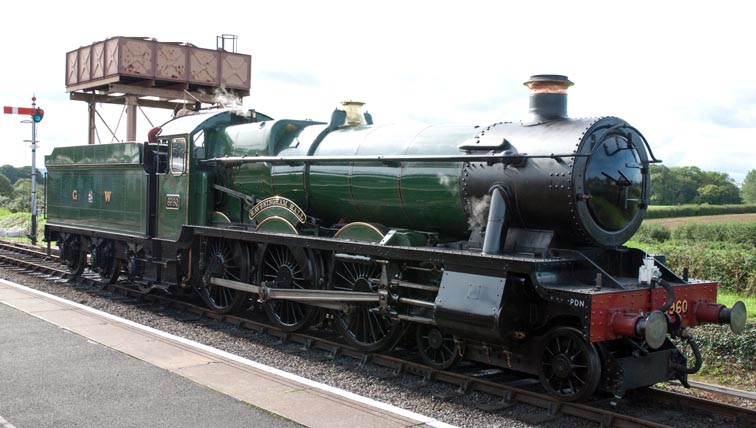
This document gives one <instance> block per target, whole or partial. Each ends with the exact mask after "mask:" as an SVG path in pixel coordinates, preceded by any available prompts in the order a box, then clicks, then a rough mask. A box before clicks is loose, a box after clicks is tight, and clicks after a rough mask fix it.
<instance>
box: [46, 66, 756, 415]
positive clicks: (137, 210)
mask: <svg viewBox="0 0 756 428" xmlns="http://www.w3.org/2000/svg"><path fill="white" fill-rule="evenodd" d="M571 84H572V83H571V82H570V81H569V80H567V78H566V77H564V76H558V75H537V76H533V77H532V78H531V79H530V80H529V81H528V82H526V85H527V86H528V87H529V88H530V89H531V98H530V111H529V115H528V117H527V119H526V120H523V121H518V122H506V123H497V124H493V125H490V126H487V127H478V126H451V125H444V126H430V125H416V124H410V125H393V124H385V125H380V124H373V120H372V117H371V116H370V114H368V113H366V112H364V111H363V110H362V104H361V103H355V102H348V103H344V104H343V106H342V107H341V108H339V109H337V110H336V111H334V113H333V114H332V117H331V120H330V121H329V122H328V123H324V122H314V121H308V120H286V119H284V120H273V119H272V118H270V117H267V116H265V115H262V114H260V113H257V112H254V111H245V112H235V111H230V110H206V111H198V112H195V113H193V114H191V115H187V116H184V117H179V118H175V119H173V120H171V121H169V122H168V123H166V124H165V125H163V126H162V130H161V132H160V134H159V136H158V141H156V142H154V143H143V144H142V143H124V144H111V145H100V146H83V147H65V148H57V149H55V150H54V151H53V153H52V155H50V156H49V157H48V158H47V159H46V165H47V169H48V174H49V175H48V179H47V183H48V185H47V189H48V190H47V191H48V195H47V201H48V222H47V226H46V229H45V238H46V240H47V241H48V242H52V241H56V242H57V243H58V246H59V247H60V250H61V257H62V258H63V259H64V260H65V261H66V262H67V263H68V265H69V267H70V269H71V271H73V272H75V273H81V272H82V270H83V269H84V268H85V267H86V266H87V265H89V266H90V267H91V269H92V270H93V271H96V272H99V273H100V275H101V276H102V277H103V278H104V279H106V280H108V281H117V280H118V278H119V277H120V276H121V275H122V274H125V275H126V276H128V277H129V278H130V279H132V280H137V281H138V282H139V283H141V284H142V285H143V286H147V287H151V288H154V287H157V288H161V287H163V288H176V289H186V290H194V291H195V292H196V293H197V294H199V296H201V297H202V299H203V300H204V302H205V303H206V304H207V306H208V307H210V308H211V309H213V310H214V311H218V312H230V311H234V310H236V309H239V308H241V307H242V306H244V305H251V304H252V301H251V300H250V298H251V297H254V298H255V300H256V301H259V302H261V305H262V307H263V309H264V310H265V312H266V314H267V315H268V317H269V318H270V320H271V321H272V322H273V323H275V324H276V325H277V326H279V327H281V328H283V329H285V330H289V331H294V330H298V329H302V328H306V327H307V326H309V325H311V324H312V322H313V321H314V320H315V319H317V318H318V317H322V316H327V318H328V319H330V320H333V324H334V325H335V327H336V328H337V329H338V330H339V331H340V333H341V334H342V336H343V337H344V339H345V340H346V341H347V342H348V343H349V344H351V345H352V346H355V347H357V348H360V349H362V350H365V351H380V350H386V349H390V348H391V347H392V346H394V345H395V344H396V343H397V342H398V341H399V339H400V338H401V337H402V336H403V335H406V334H414V335H415V339H416V345H417V350H418V353H419V354H420V356H421V357H422V358H423V359H424V360H425V361H426V362H427V363H428V364H430V365H432V366H434V367H436V368H438V369H445V368H448V367H450V366H451V365H453V364H454V363H455V362H457V361H458V360H459V359H460V358H466V359H470V360H477V361H483V362H486V363H489V364H493V365H497V366H502V367H508V368H514V369H517V370H522V371H525V372H529V373H534V374H537V375H539V376H540V378H541V382H542V384H543V385H544V387H545V388H546V389H547V390H548V391H549V392H550V393H552V394H554V395H556V396H559V397H560V398H562V399H565V400H579V399H584V398H586V397H588V396H590V395H591V394H592V393H593V392H594V391H596V390H597V389H601V390H605V391H610V392H612V393H614V394H619V395H621V394H622V393H624V391H626V390H628V389H632V388H637V387H642V386H647V385H651V384H654V383H656V382H660V381H665V380H669V379H675V378H677V379H681V380H682V381H683V382H685V379H686V376H687V374H688V373H691V372H694V371H695V370H697V366H698V365H699V364H698V363H700V361H697V362H696V364H695V365H694V366H693V367H689V366H688V364H687V362H686V360H685V357H684V356H683V354H682V353H681V352H680V351H679V350H678V349H677V348H676V347H675V345H674V344H673V343H672V342H671V341H670V336H679V337H683V338H685V339H686V340H687V341H688V342H689V343H690V344H691V345H692V346H693V347H695V341H694V340H693V339H692V336H691V335H690V334H688V332H687V330H686V329H687V327H689V326H695V325H699V324H703V323H720V324H725V323H726V324H730V325H731V327H732V329H733V331H735V332H739V331H742V330H743V328H744V324H745V317H746V310H745V306H744V305H743V304H742V303H740V302H739V303H737V304H736V305H734V306H733V308H726V307H724V306H723V305H720V304H717V303H716V284H715V283H710V282H694V281H690V280H688V278H681V277H678V276H677V275H675V274H674V273H673V272H671V271H669V270H668V269H667V268H666V267H665V266H664V265H663V264H661V263H659V262H658V261H655V260H654V259H652V258H649V257H647V256H646V255H645V254H643V253H642V252H640V251H637V250H633V249H628V248H625V247H623V246H622V244H623V243H624V242H625V241H626V240H627V239H629V238H630V237H631V236H632V235H633V234H634V233H635V231H636V230H637V229H638V227H639V226H640V223H641V221H642V219H643V215H644V213H645V210H646V208H647V205H648V199H649V192H650V173H649V164H650V163H652V162H655V161H656V160H655V158H654V157H653V154H652V153H651V150H650V147H649V145H648V144H647V142H646V140H645V139H644V137H643V136H642V135H641V134H640V132H638V131H637V130H636V129H635V128H633V127H632V126H630V125H629V124H628V123H627V122H625V121H623V120H621V119H618V118H615V117H602V118H592V119H572V118H569V117H568V116H567V101H566V100H567V98H566V89H567V88H568V87H569V86H570V85H571ZM88 254H89V255H91V260H90V261H88V260H89V259H88V257H87V255H88ZM565 344H568V346H565ZM670 367H671V369H669V368H670Z"/></svg>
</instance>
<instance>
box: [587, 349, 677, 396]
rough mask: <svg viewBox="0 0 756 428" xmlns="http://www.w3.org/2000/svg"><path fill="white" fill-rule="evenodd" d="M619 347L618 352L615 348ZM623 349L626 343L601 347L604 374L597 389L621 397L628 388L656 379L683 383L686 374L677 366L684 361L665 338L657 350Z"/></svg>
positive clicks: (649, 384)
mask: <svg viewBox="0 0 756 428" xmlns="http://www.w3.org/2000/svg"><path fill="white" fill-rule="evenodd" d="M618 342H619V341H618ZM610 348H614V349H610ZM620 348H621V349H622V350H623V351H622V352H619V351H618V349H620ZM627 350H628V347H627V343H614V344H604V345H602V346H601V354H602V358H603V360H604V361H603V366H604V373H605V376H604V378H603V379H602V381H601V384H600V385H599V389H600V390H603V391H606V392H609V393H611V394H612V395H614V396H616V397H621V396H623V395H624V394H625V393H626V392H627V391H629V390H631V389H637V388H644V387H647V386H652V385H655V384H657V383H659V382H667V381H670V380H679V381H680V382H682V383H683V384H685V383H687V378H688V375H687V374H685V373H683V372H681V371H679V370H678V369H677V367H685V366H686V361H687V360H686V358H685V356H684V355H683V354H682V352H680V350H679V349H677V347H675V345H674V344H672V342H670V341H669V340H666V341H665V342H664V344H663V345H662V346H661V347H660V348H659V349H656V350H653V351H650V352H645V353H644V350H642V349H639V348H636V349H635V350H634V351H635V352H627ZM646 351H648V350H646Z"/></svg>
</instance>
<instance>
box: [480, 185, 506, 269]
mask: <svg viewBox="0 0 756 428" xmlns="http://www.w3.org/2000/svg"><path fill="white" fill-rule="evenodd" d="M503 193H504V192H503V191H502V190H501V188H499V187H495V188H494V189H493V191H492V192H491V207H490V208H489V209H488V223H487V224H486V236H485V238H483V254H499V253H500V252H501V232H502V230H503V229H504V218H505V217H506V214H507V203H506V201H504V194H503Z"/></svg>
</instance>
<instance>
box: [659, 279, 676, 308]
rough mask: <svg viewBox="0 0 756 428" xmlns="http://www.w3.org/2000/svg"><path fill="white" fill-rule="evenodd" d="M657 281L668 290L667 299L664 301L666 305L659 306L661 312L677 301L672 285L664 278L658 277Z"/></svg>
mask: <svg viewBox="0 0 756 428" xmlns="http://www.w3.org/2000/svg"><path fill="white" fill-rule="evenodd" d="M656 282H657V283H658V284H659V285H661V286H662V287H663V288H664V289H665V290H666V291H667V301H666V302H664V306H662V307H661V308H659V312H667V311H668V310H669V308H671V307H672V304H673V303H675V291H674V290H673V289H672V285H671V284H670V283H668V282H667V281H665V280H663V279H658V280H657V281H656Z"/></svg>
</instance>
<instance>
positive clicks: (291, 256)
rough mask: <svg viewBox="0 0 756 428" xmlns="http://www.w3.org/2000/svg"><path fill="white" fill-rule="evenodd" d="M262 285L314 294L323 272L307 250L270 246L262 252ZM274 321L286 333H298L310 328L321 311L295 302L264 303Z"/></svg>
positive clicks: (260, 271)
mask: <svg viewBox="0 0 756 428" xmlns="http://www.w3.org/2000/svg"><path fill="white" fill-rule="evenodd" d="M258 278H259V280H260V284H262V285H266V286H267V287H269V288H289V289H302V290H305V289H306V290H312V289H316V288H318V286H317V284H318V280H319V278H320V268H319V264H318V263H317V260H316V259H315V256H314V255H313V254H312V253H311V252H310V251H308V250H305V249H304V248H289V247H286V246H283V245H266V246H265V248H264V249H263V251H262V258H261V261H260V269H259V270H258ZM263 308H264V309H265V313H266V314H267V315H268V318H269V319H270V321H271V322H272V323H274V324H276V325H277V326H278V327H279V328H281V329H282V330H284V331H296V330H299V329H302V328H305V327H307V326H308V325H310V323H311V322H312V320H313V319H314V318H315V315H316V314H317V308H316V307H314V306H310V305H306V304H303V303H298V302H294V301H292V300H275V299H271V300H268V301H266V302H265V303H263Z"/></svg>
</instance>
